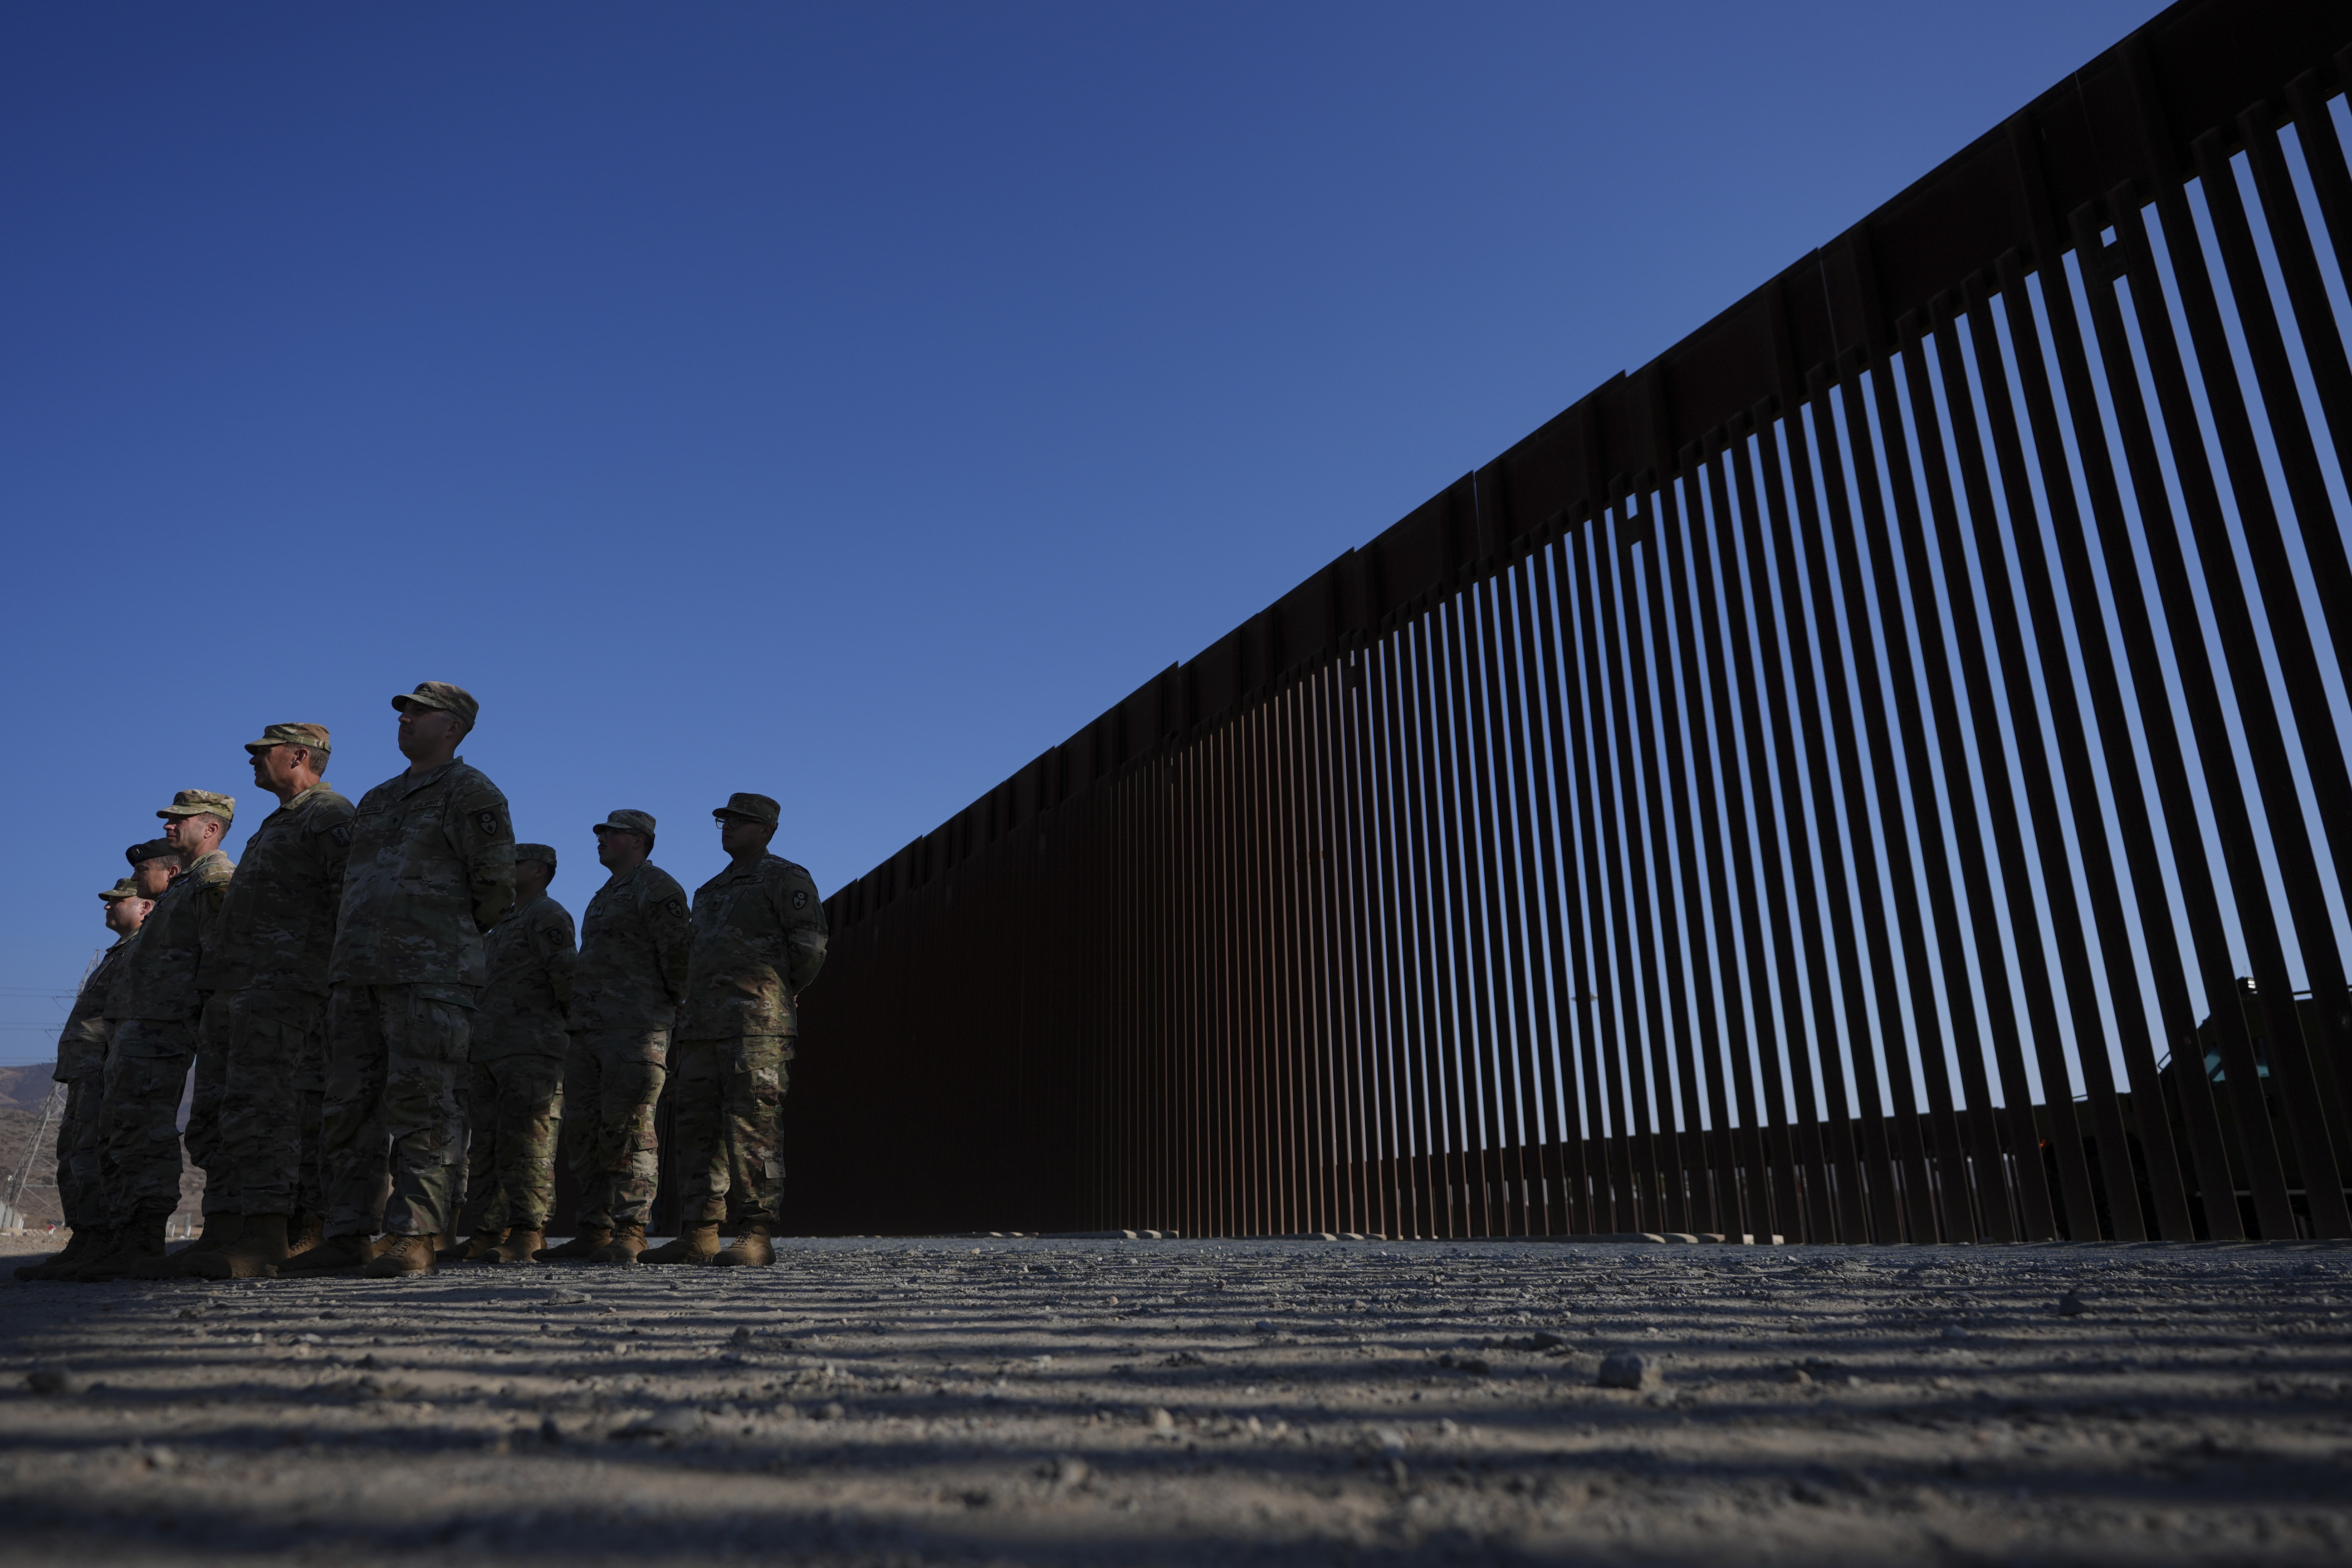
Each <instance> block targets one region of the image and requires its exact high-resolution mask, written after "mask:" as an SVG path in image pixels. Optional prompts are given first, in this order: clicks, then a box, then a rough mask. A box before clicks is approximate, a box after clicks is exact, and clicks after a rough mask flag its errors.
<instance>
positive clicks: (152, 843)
mask: <svg viewBox="0 0 2352 1568" xmlns="http://www.w3.org/2000/svg"><path fill="white" fill-rule="evenodd" d="M122 858H124V859H125V860H128V861H130V862H131V869H132V870H134V871H136V870H137V869H139V868H140V867H142V866H144V865H145V864H147V862H148V861H150V860H177V859H178V858H180V847H179V846H178V845H176V844H174V843H173V842H172V841H171V840H170V839H168V838H150V839H149V840H147V842H146V843H144V844H133V845H132V846H131V847H130V848H128V849H125V850H124V851H123V852H122Z"/></svg>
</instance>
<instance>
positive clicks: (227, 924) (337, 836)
mask: <svg viewBox="0 0 2352 1568" xmlns="http://www.w3.org/2000/svg"><path fill="white" fill-rule="evenodd" d="M351 825H352V803H351V802H350V801H348V800H345V799H344V798H343V797H342V796H341V795H338V794H337V793H336V792H335V787H334V786H333V785H332V784H328V783H326V782H325V781H324V780H321V781H320V783H318V784H313V785H311V786H310V788H309V789H307V790H304V791H303V792H302V793H301V794H300V795H296V796H295V797H294V798H293V799H292V800H290V801H288V802H287V803H286V804H285V805H281V806H279V807H278V809H277V810H276V811H273V812H271V813H270V814H269V815H268V816H267V817H265V818H263V819H262V823H261V826H258V827H257V828H255V829H254V830H253V837H250V838H248V839H247V840H246V841H245V858H244V859H242V860H239V861H238V862H237V865H236V881H234V882H232V883H231V884H229V889H228V896H227V897H226V899H224V900H221V913H220V940H219V941H218V942H215V944H214V945H213V946H212V947H211V948H209V949H207V950H206V952H205V971H204V973H203V974H202V975H201V976H199V977H198V983H199V984H201V985H202V986H203V987H204V989H205V990H206V991H244V990H248V989H250V990H254V991H291V992H296V993H299V994H302V995H305V996H324V995H325V994H327V959H328V956H329V954H330V953H331V952H333V950H334V945H335V910H336V908H337V906H338V905H340V904H341V902H342V897H343V862H344V861H345V860H347V859H349V858H351V853H352V826H351Z"/></svg>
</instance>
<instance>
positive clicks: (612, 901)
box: [572, 862, 694, 1029]
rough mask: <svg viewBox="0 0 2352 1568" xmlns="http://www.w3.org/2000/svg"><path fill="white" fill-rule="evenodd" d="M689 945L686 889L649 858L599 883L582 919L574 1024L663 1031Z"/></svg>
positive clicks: (670, 1021) (670, 1019)
mask: <svg viewBox="0 0 2352 1568" xmlns="http://www.w3.org/2000/svg"><path fill="white" fill-rule="evenodd" d="M693 948H694V926H693V923H692V922H691V921H689V920H688V918H687V913H686V889H684V888H681V887H679V886H678V885H677V878H675V877H673V876H671V875H670V874H669V873H668V872H667V871H665V870H663V869H662V868H660V867H658V866H656V865H653V864H652V863H650V862H648V863H646V865H643V866H639V867H637V868H635V870H630V871H624V872H622V873H620V874H619V875H618V876H616V877H614V879H612V880H611V881H609V882H606V883H605V884H604V886H603V887H601V888H599V889H596V896H595V897H594V898H593V899H591V900H588V912H587V913H586V914H583V915H582V916H581V917H580V989H579V991H578V993H577V994H575V995H574V996H573V997H572V1027H573V1028H575V1029H667V1028H669V1027H670V1026H673V1025H674V1024H676V1023H677V1005H678V1003H679V1002H681V1001H683V1000H684V999H685V997H686V976H687V967H688V962H689V955H690V954H691V952H693Z"/></svg>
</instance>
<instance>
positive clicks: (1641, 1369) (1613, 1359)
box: [1593, 1351, 1665, 1391]
mask: <svg viewBox="0 0 2352 1568" xmlns="http://www.w3.org/2000/svg"><path fill="white" fill-rule="evenodd" d="M1593 1381H1594V1382H1595V1383H1597V1384H1600V1385H1601V1387H1603V1388H1631V1389H1637V1390H1643V1391H1647V1390H1649V1389H1653V1388H1655V1387H1657V1386H1658V1385H1659V1384H1662V1383H1664V1381H1665V1373H1664V1371H1663V1370H1662V1369H1661V1368H1660V1367H1659V1365H1658V1363H1657V1360H1656V1358H1655V1357H1653V1356H1646V1355H1643V1353H1642V1352H1639V1351H1612V1352H1610V1353H1609V1354H1608V1355H1606V1356H1604V1357H1602V1358H1601V1373H1600V1375H1599V1376H1597V1377H1596V1378H1594V1379H1593Z"/></svg>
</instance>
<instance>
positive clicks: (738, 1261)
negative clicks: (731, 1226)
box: [719, 1223, 776, 1268]
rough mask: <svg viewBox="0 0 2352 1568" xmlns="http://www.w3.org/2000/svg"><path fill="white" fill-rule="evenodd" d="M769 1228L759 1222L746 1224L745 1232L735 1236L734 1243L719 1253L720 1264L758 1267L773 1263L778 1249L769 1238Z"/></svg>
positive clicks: (721, 1265)
mask: <svg viewBox="0 0 2352 1568" xmlns="http://www.w3.org/2000/svg"><path fill="white" fill-rule="evenodd" d="M769 1228H770V1227H769V1226H765V1225H761V1224H757V1223H754V1224H751V1225H747V1226H744V1227H743V1233H742V1234H741V1235H740V1236H738V1237H736V1238H735V1243H734V1245H733V1246H731V1247H729V1248H728V1249H727V1250H726V1251H724V1252H722V1253H720V1254H719V1267H720V1268H756V1267H759V1266H760V1265H762V1264H768V1263H773V1262H774V1261H775V1260H776V1249H775V1247H774V1246H773V1245H772V1243H771V1242H770V1241H769V1240H768V1231H769Z"/></svg>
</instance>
